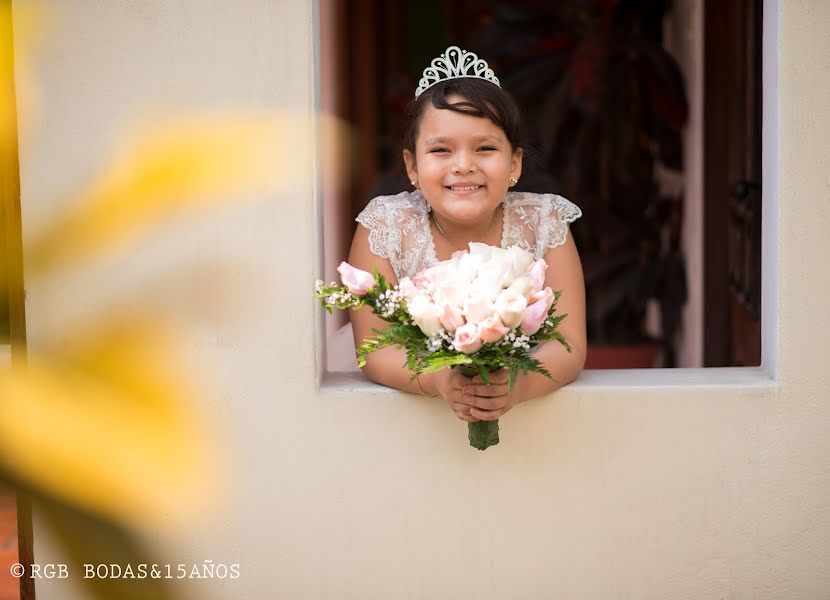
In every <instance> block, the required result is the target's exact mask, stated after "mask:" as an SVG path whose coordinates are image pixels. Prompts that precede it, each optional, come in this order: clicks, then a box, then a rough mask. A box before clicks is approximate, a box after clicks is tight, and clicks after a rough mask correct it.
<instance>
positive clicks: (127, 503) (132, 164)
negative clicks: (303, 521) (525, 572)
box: [0, 0, 344, 599]
mask: <svg viewBox="0 0 830 600" xmlns="http://www.w3.org/2000/svg"><path fill="white" fill-rule="evenodd" d="M0 2H2V0H0ZM0 18H1V19H2V20H3V27H4V28H5V27H6V26H8V28H9V30H10V27H11V22H10V10H9V3H8V2H2V3H0ZM15 18H16V20H15V22H16V23H17V22H22V21H23V19H22V17H21V16H20V15H17V14H16V15H15ZM29 29H31V30H32V31H36V28H33V27H30V28H29ZM27 31H28V30H27ZM27 47H28V43H27V41H26V40H23V41H18V42H17V43H16V44H15V48H16V49H18V51H20V49H21V48H27ZM28 64H29V61H28V57H25V56H23V57H21V56H18V57H13V56H12V53H11V44H10V43H8V40H3V41H2V44H1V45H0V77H2V84H3V85H2V87H0V150H2V151H0V156H2V160H4V161H8V160H11V159H13V160H14V163H15V168H16V148H17V140H16V131H17V128H18V127H17V121H16V119H17V116H16V115H17V114H18V113H20V112H21V111H20V109H23V108H25V109H27V110H25V112H26V121H27V124H26V127H24V128H23V131H28V130H31V129H32V124H31V120H32V119H33V118H34V116H36V115H35V112H36V111H35V110H34V108H33V106H26V107H21V106H20V103H21V102H26V101H27V100H26V99H24V97H23V96H21V95H20V93H18V95H17V99H15V94H14V86H13V85H12V81H17V82H22V81H25V82H29V81H33V80H34V78H33V77H32V76H31V75H32V73H31V72H29V71H28V70H27V65H28ZM13 67H14V68H13ZM25 98H27V99H28V98H34V99H35V100H33V101H32V102H33V104H34V105H35V106H36V104H37V102H36V98H37V95H36V94H34V93H30V91H28V90H27V92H26V94H25ZM15 103H17V105H16V104H15ZM318 125H320V126H321V127H322V128H323V130H324V131H323V134H324V135H326V134H328V135H332V134H333V135H340V136H341V137H343V135H344V134H343V132H341V131H336V130H337V129H339V128H340V127H341V126H340V125H339V124H338V123H337V122H336V121H334V120H330V119H321V120H320V121H318ZM27 128H28V129H27ZM313 131H314V128H313V127H312V124H311V119H310V115H296V114H288V113H284V114H277V115H274V114H254V113H244V114H229V113H225V114H207V115H201V116H199V115H196V116H194V115H188V116H186V117H181V118H176V119H169V118H168V119H165V120H153V121H152V122H144V123H141V124H140V125H139V126H137V127H135V129H134V130H133V132H132V133H129V134H125V135H124V136H123V138H121V141H120V142H119V143H118V144H117V145H116V147H115V148H114V149H113V151H112V152H111V153H110V156H111V157H112V158H111V161H110V163H109V164H108V165H105V167H104V168H103V169H102V170H101V172H100V174H99V175H98V176H96V177H94V178H93V180H92V182H91V183H90V184H89V185H88V186H87V187H86V188H85V189H83V190H80V191H78V192H77V193H76V194H74V195H73V196H72V198H71V199H70V200H68V201H63V200H62V199H56V200H57V201H56V202H55V203H54V207H55V209H54V212H53V213H50V215H49V222H48V223H46V224H45V225H43V224H42V225H43V226H42V227H40V228H39V229H38V230H37V231H35V230H34V229H33V228H29V229H28V230H27V232H28V235H27V239H26V244H25V247H24V248H23V256H24V260H23V262H24V265H25V279H26V283H27V287H32V286H38V285H40V283H41V282H45V281H52V280H54V279H60V280H61V281H62V285H66V282H67V281H70V282H71V281H72V279H71V278H72V274H73V273H74V269H75V268H78V267H82V266H83V265H85V264H87V263H90V262H96V261H100V260H101V259H102V257H103V258H106V260H107V261H116V262H117V261H118V260H119V257H120V256H121V254H122V253H123V252H124V251H125V250H127V249H128V248H130V247H131V246H132V247H133V248H137V249H138V251H139V252H140V249H141V246H140V244H141V242H142V241H143V240H145V239H147V238H149V237H150V236H152V235H154V233H155V232H157V231H158V230H159V229H161V228H163V226H164V225H166V224H169V223H170V222H171V219H175V222H176V223H183V222H184V221H185V220H186V219H187V218H188V217H199V216H200V215H202V214H204V212H205V211H207V210H208V209H211V208H214V207H219V206H222V205H224V206H231V205H232V204H233V203H234V202H237V203H238V202H240V201H244V200H245V199H250V198H252V197H258V198H263V197H268V196H270V195H273V194H274V193H276V192H279V191H285V189H286V186H287V185H290V184H291V183H292V182H296V181H298V180H302V179H303V178H305V177H310V172H311V161H310V160H309V159H310V156H311V154H310V151H308V149H309V148H310V140H311V137H312V132H313ZM4 168H5V165H4ZM6 172H9V171H6ZM15 177H16V172H15ZM7 191H8V190H7V189H4V193H7ZM3 202H4V203H13V202H17V198H4V199H3ZM8 259H9V257H8V256H7V255H6V254H2V255H0V277H6V276H7V275H8V274H10V273H11V274H14V273H15V269H13V268H10V265H9V264H8ZM203 267H205V265H199V264H188V265H187V266H186V267H185V268H186V269H187V271H188V274H192V273H194V272H198V271H199V270H200V269H202V268H203ZM207 267H209V271H210V272H211V273H217V272H218V271H217V270H216V265H214V264H210V265H207ZM185 275H187V274H183V276H182V280H186V279H187V277H185ZM162 276H164V277H166V278H168V279H169V275H168V274H162ZM13 284H16V285H17V286H21V285H22V282H19V281H18V282H13ZM213 284H214V286H215V288H216V289H220V288H221V287H222V282H221V281H214V282H213ZM86 285H88V282H87V283H86ZM2 300H3V301H5V299H2ZM49 302H50V303H52V304H54V306H51V307H49V308H48V310H49V311H55V314H60V311H61V298H54V299H51V298H50V299H49ZM136 305H137V303H136V302H135V299H133V302H131V303H130V305H129V306H127V305H126V303H125V304H124V305H120V306H112V305H109V306H103V307H100V309H99V310H96V311H93V314H97V315H98V317H97V319H96V318H92V319H84V320H79V321H77V322H70V323H69V324H66V323H62V324H61V327H60V328H59V329H60V330H59V331H58V330H57V329H54V330H52V329H48V328H47V329H46V330H45V331H44V330H43V329H42V328H41V329H40V330H39V331H38V336H37V341H36V343H35V344H31V345H30V346H29V348H28V356H27V358H26V361H25V363H20V364H17V363H16V364H15V365H14V366H13V367H7V368H5V369H3V368H2V367H0V480H2V481H5V482H7V483H10V484H11V485H12V486H14V487H16V488H17V489H19V490H21V491H25V492H26V493H27V494H28V495H29V496H31V497H32V498H33V500H34V502H35V503H36V506H37V511H38V513H39V515H41V516H42V517H43V522H44V523H45V524H46V525H47V526H48V527H50V529H51V530H52V532H53V534H54V536H55V539H56V540H58V541H59V542H60V543H61V544H62V545H63V550H64V551H65V552H66V554H67V557H68V558H69V560H70V561H71V562H75V563H80V562H91V563H122V564H126V563H132V564H139V563H152V562H162V560H161V558H160V557H156V556H153V553H152V552H151V551H148V549H147V548H145V547H144V546H143V545H142V543H140V542H139V536H140V535H141V534H144V533H148V532H153V533H156V532H158V531H160V530H161V531H163V530H165V529H171V530H172V529H180V528H181V527H184V526H189V527H195V526H197V525H199V524H200V523H205V519H206V518H208V517H209V516H210V514H211V510H212V509H214V508H216V506H217V505H220V504H221V502H222V499H223V497H224V493H225V491H226V490H225V483H226V482H225V479H224V475H225V473H224V472H223V467H222V465H223V463H224V460H223V457H224V456H226V449H224V448H222V447H221V445H220V444H219V443H218V440H219V439H220V437H219V436H218V435H217V432H216V430H215V429H214V424H212V423H211V422H210V419H209V418H207V416H206V412H205V411H204V409H203V408H202V406H204V405H205V404H206V398H207V397H208V396H209V392H210V388H211V383H210V377H209V376H208V375H206V374H207V373H209V368H205V369H204V370H202V371H200V372H199V373H193V372H191V371H190V370H189V369H190V365H192V361H191V360H185V359H186V358H187V359H189V358H191V357H185V356H183V355H181V354H180V351H179V349H178V348H177V342H178V341H179V339H178V338H179V337H181V332H180V331H178V330H177V329H176V328H175V327H174V326H172V325H171V323H172V321H171V320H170V318H169V315H165V314H162V313H161V310H160V308H159V307H158V306H156V303H154V302H153V299H152V298H147V299H145V300H144V303H143V304H141V305H140V306H139V309H136ZM96 308H98V307H96ZM39 310H41V312H43V310H44V306H43V305H42V304H41V305H40V306H39ZM100 315H104V316H103V317H102V316H100ZM30 316H31V315H30ZM41 322H42V320H41ZM185 364H187V365H189V366H188V367H187V368H185V366H184V365H185ZM206 367H209V366H206ZM197 381H198V384H197V383H196V382H197ZM80 583H81V584H82V585H84V586H85V587H86V589H87V591H88V592H89V593H90V594H91V595H92V597H95V598H119V599H130V598H160V599H163V598H172V597H173V590H172V589H171V586H170V582H169V581H165V580H156V581H131V580H129V579H90V580H81V581H80Z"/></svg>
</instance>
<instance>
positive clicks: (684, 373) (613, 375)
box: [312, 0, 780, 394]
mask: <svg viewBox="0 0 830 600" xmlns="http://www.w3.org/2000/svg"><path fill="white" fill-rule="evenodd" d="M778 4H779V0H764V2H763V33H762V65H763V66H762V70H763V71H762V72H763V88H762V135H761V140H762V141H761V165H762V172H763V180H764V189H763V194H764V201H763V203H762V215H761V217H762V218H761V224H762V225H761V365H760V366H757V367H704V368H672V369H668V368H655V369H607V370H606V369H586V370H584V371H582V373H580V375H579V377H578V378H577V380H576V381H574V382H572V383H570V384H568V386H567V387H566V388H565V389H567V390H574V391H579V392H584V391H588V390H597V391H602V392H607V391H611V390H628V391H638V390H652V389H656V390H671V389H676V388H700V389H704V388H705V389H707V390H709V391H718V390H726V389H733V388H736V387H737V388H742V389H748V388H753V389H759V388H765V389H776V388H778V386H779V356H778V353H779V338H778V331H779V322H778V281H779V277H778V269H779V264H780V261H779V207H778V205H779V203H778V185H779V184H778V168H779V161H778V156H779V143H778V139H779V138H778V136H779V130H778V126H779V119H778V106H779V88H778ZM319 15H320V10H319V0H313V3H312V26H313V28H314V31H313V43H314V48H313V53H314V56H313V66H314V74H313V82H314V90H313V94H314V107H315V110H316V111H317V112H319V109H320V83H321V80H320V68H319V65H320V37H319V36H320V27H319V22H320V19H319ZM319 156H320V153H319V152H315V165H314V168H315V173H314V186H315V189H314V201H315V225H316V228H315V232H314V239H315V248H316V252H317V255H316V256H315V264H316V268H317V273H318V274H321V273H323V272H324V268H323V260H324V254H323V239H322V232H323V212H324V211H323V201H324V199H323V197H322V193H321V189H322V186H321V181H320V170H319ZM325 316H326V314H325V311H324V310H323V309H322V308H320V309H319V310H318V311H317V312H316V318H315V331H316V341H317V344H316V349H317V356H316V361H317V385H318V387H319V388H320V389H321V391H338V392H349V391H353V392H358V393H360V394H363V393H367V392H372V393H379V392H388V393H401V392H399V391H398V390H396V389H392V388H387V387H385V386H381V385H378V384H375V383H373V382H371V381H369V380H368V379H367V378H366V377H364V376H363V375H362V374H359V373H327V372H326V366H325V365H326V362H325V356H326V339H325V338H326V335H325V331H326V327H325V321H324V319H325Z"/></svg>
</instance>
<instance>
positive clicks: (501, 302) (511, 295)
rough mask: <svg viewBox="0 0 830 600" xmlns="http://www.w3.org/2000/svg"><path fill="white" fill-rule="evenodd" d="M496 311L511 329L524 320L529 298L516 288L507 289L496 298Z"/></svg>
mask: <svg viewBox="0 0 830 600" xmlns="http://www.w3.org/2000/svg"><path fill="white" fill-rule="evenodd" d="M495 304H496V312H497V313H498V315H499V317H500V318H501V321H502V323H504V324H505V325H506V326H507V327H510V328H511V329H512V328H513V327H516V326H517V325H518V324H519V323H521V322H522V316H523V314H524V310H525V308H526V307H527V300H525V297H524V296H522V295H521V294H520V293H519V292H517V291H516V290H511V289H506V290H504V291H503V292H502V293H501V294H499V297H498V298H496V303H495Z"/></svg>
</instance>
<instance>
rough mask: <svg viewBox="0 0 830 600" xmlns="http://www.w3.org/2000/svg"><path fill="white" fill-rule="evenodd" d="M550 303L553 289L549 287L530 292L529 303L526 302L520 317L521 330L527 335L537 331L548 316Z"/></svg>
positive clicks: (551, 302)
mask: <svg viewBox="0 0 830 600" xmlns="http://www.w3.org/2000/svg"><path fill="white" fill-rule="evenodd" d="M551 304H553V290H551V289H550V288H549V287H548V288H545V289H543V290H542V291H541V292H535V293H534V294H532V295H531V296H530V304H528V307H527V308H526V309H525V312H524V316H523V317H522V324H521V328H522V331H524V332H525V333H526V334H527V335H533V334H534V333H536V332H537V331H539V328H540V327H541V326H542V323H544V322H545V319H546V318H547V316H548V311H549V310H550V305H551Z"/></svg>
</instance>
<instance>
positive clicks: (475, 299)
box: [464, 292, 521, 324]
mask: <svg viewBox="0 0 830 600" xmlns="http://www.w3.org/2000/svg"><path fill="white" fill-rule="evenodd" d="M495 312H496V307H495V306H494V305H493V301H492V300H490V299H489V298H488V297H486V296H482V295H480V294H477V293H475V292H471V293H469V294H468V295H467V299H466V300H465V301H464V318H466V319H467V322H468V323H473V324H475V323H480V322H481V321H483V320H485V319H486V318H487V317H489V316H491V315H493V314H495ZM519 320H520V321H521V319H519Z"/></svg>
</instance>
